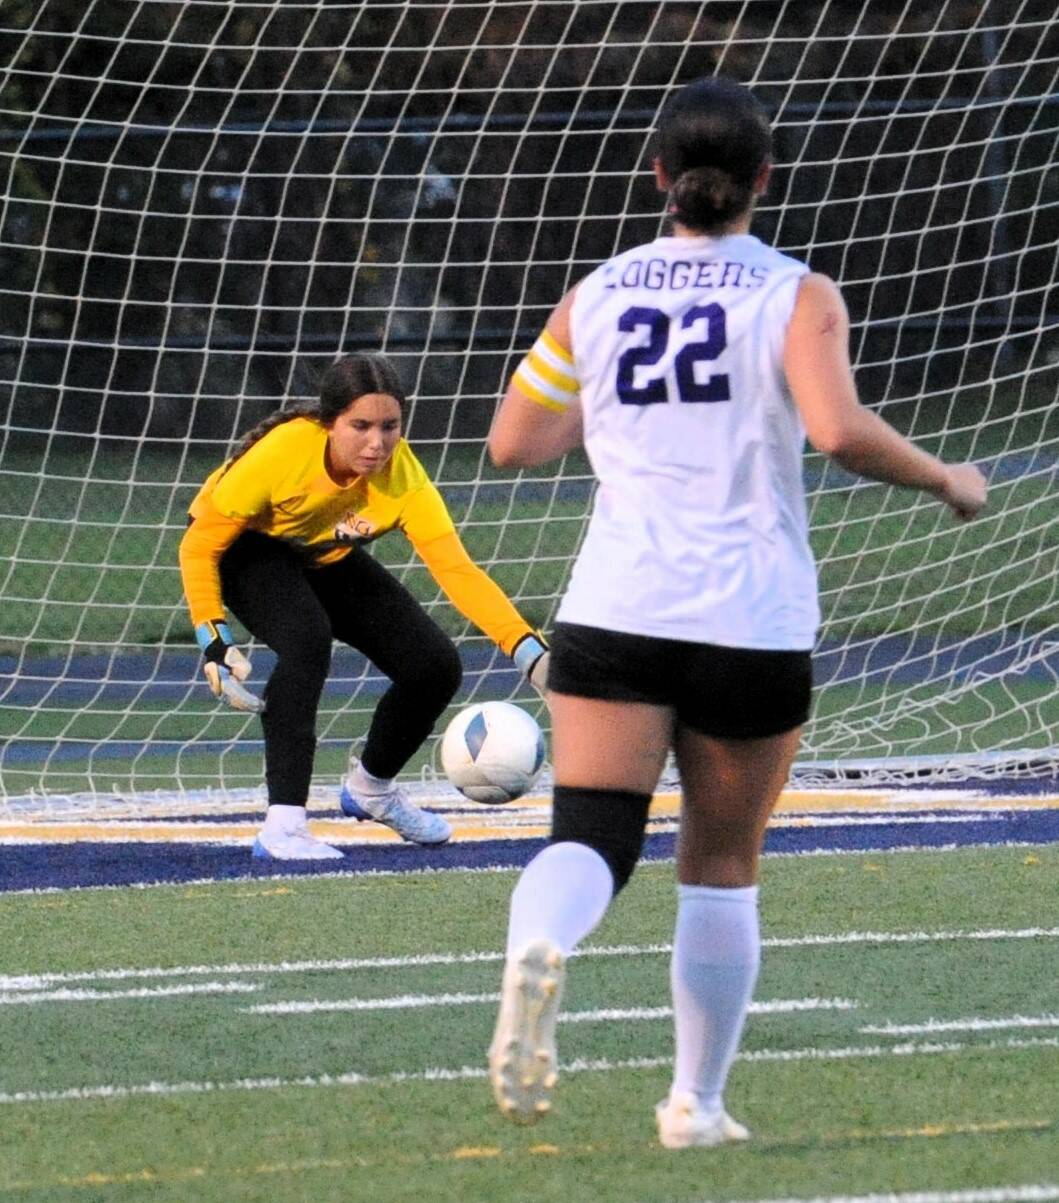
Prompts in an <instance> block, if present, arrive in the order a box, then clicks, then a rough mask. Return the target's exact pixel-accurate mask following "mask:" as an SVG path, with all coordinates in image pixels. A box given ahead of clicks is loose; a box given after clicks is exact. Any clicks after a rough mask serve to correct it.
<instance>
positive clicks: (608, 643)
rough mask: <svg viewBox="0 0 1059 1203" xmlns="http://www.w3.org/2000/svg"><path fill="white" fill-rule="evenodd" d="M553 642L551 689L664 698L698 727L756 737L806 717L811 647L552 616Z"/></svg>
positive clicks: (725, 735)
mask: <svg viewBox="0 0 1059 1203" xmlns="http://www.w3.org/2000/svg"><path fill="white" fill-rule="evenodd" d="M551 650H552V655H551V661H550V663H549V665H548V688H549V689H551V690H554V691H555V692H556V693H567V694H573V695H574V696H575V697H581V698H601V699H606V700H608V701H615V702H647V703H648V704H650V705H652V706H666V707H669V708H670V709H672V710H674V711H675V712H676V717H677V721H678V722H680V723H683V724H684V725H685V726H687V727H691V728H692V729H693V730H695V731H700V732H701V733H702V734H703V735H713V736H717V737H718V738H721V739H761V738H764V737H765V736H769V735H781V734H782V733H783V732H785V731H791V730H793V729H794V728H795V727H800V726H801V725H802V723H804V722H805V720H806V719H807V718H808V717H809V701H810V694H811V691H812V684H813V672H812V661H811V658H810V655H809V653H808V652H786V651H783V652H777V651H762V650H760V649H758V648H736V647H719V646H717V645H716V644H712V643H686V642H684V641H683V640H679V639H656V638H654V637H652V636H649V635H627V634H624V633H623V632H621V631H604V630H601V629H600V628H598V627H586V626H580V625H578V624H576V623H571V622H560V623H558V624H556V627H555V630H554V632H553V633H552V636H551Z"/></svg>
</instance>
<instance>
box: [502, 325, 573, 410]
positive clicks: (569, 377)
mask: <svg viewBox="0 0 1059 1203" xmlns="http://www.w3.org/2000/svg"><path fill="white" fill-rule="evenodd" d="M512 384H514V385H515V387H516V388H517V389H518V390H519V391H520V392H522V393H524V394H525V395H526V396H527V397H529V398H530V400H531V401H536V402H537V404H538V405H543V406H544V408H545V409H554V410H557V411H558V412H559V413H562V412H563V410H565V409H568V408H569V407H570V406H571V405H572V404H573V403H574V402H575V401H576V400H577V396H578V393H579V392H580V385H579V384H578V383H577V377H576V376H575V375H574V357H573V355H572V354H571V353H570V352H569V351H568V350H567V349H566V348H565V347H564V346H562V345H561V344H560V343H559V342H558V341H557V340H556V339H555V338H553V337H552V335H550V334H549V333H548V331H547V330H545V331H544V332H543V333H542V334H541V336H540V338H538V339H537V341H536V342H535V343H534V344H533V346H532V347H531V348H530V351H529V354H528V355H527V356H526V358H525V359H524V360H523V361H522V362H521V363H520V364H519V366H518V371H516V372H515V375H514V377H513V379H512Z"/></svg>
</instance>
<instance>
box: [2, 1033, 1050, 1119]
mask: <svg viewBox="0 0 1059 1203" xmlns="http://www.w3.org/2000/svg"><path fill="white" fill-rule="evenodd" d="M1031 1048H1059V1038H1056V1037H1037V1038H1031V1039H1028V1040H1019V1039H1014V1038H1012V1039H1009V1040H1003V1041H991V1042H989V1043H988V1044H961V1043H959V1042H956V1041H954V1042H950V1043H946V1044H894V1045H890V1046H883V1045H865V1046H862V1047H859V1048H835V1049H827V1048H802V1049H758V1050H757V1051H755V1052H748V1053H739V1054H738V1056H737V1058H736V1059H737V1060H739V1061H744V1062H747V1063H749V1064H756V1063H758V1062H765V1063H769V1064H771V1063H775V1062H795V1061H845V1060H851V1059H855V1058H875V1057H915V1056H934V1055H937V1054H939V1053H962V1052H976V1053H980V1052H1001V1053H1004V1052H1010V1051H1012V1050H1020V1049H1031ZM672 1064H673V1058H672V1057H668V1056H667V1057H633V1058H630V1059H628V1060H624V1061H609V1060H606V1059H598V1060H576V1061H570V1062H567V1063H565V1064H563V1065H561V1066H560V1070H561V1072H562V1073H566V1074H575V1073H608V1072H613V1071H615V1070H623V1069H661V1068H668V1067H670V1066H672ZM486 1075H487V1070H486V1069H485V1068H484V1067H479V1066H476V1065H474V1066H472V1065H464V1066H460V1067H459V1068H456V1069H448V1068H442V1067H435V1068H431V1069H423V1070H416V1071H408V1072H398V1073H390V1074H376V1075H372V1074H361V1073H357V1072H356V1071H355V1070H351V1071H349V1072H347V1073H340V1074H320V1075H316V1076H310V1075H306V1076H305V1077H301V1078H235V1079H232V1080H230V1081H227V1082H213V1081H204V1082H143V1083H141V1084H140V1085H133V1086H118V1085H112V1084H110V1085H102V1086H73V1087H69V1088H68V1089H66V1090H18V1091H3V1092H0V1105H3V1104H29V1103H61V1102H87V1101H92V1100H96V1099H128V1098H136V1097H142V1096H150V1095H155V1096H159V1097H169V1096H172V1095H184V1094H218V1093H221V1092H225V1091H236V1090H285V1089H289V1088H291V1087H302V1088H308V1089H313V1088H316V1087H321V1086H390V1085H399V1084H403V1083H407V1082H469V1081H478V1080H481V1079H482V1078H485V1077H486Z"/></svg>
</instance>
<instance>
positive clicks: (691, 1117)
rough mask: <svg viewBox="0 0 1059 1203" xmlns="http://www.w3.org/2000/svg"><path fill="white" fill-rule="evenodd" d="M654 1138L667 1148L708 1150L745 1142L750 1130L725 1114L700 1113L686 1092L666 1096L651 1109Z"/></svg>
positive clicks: (695, 1103)
mask: <svg viewBox="0 0 1059 1203" xmlns="http://www.w3.org/2000/svg"><path fill="white" fill-rule="evenodd" d="M655 1119H656V1120H657V1121H658V1139H659V1140H660V1141H661V1142H662V1144H663V1145H664V1146H665V1147H666V1148H667V1149H694V1148H697V1149H712V1148H715V1147H716V1146H717V1145H723V1144H729V1143H731V1142H734V1141H741V1140H749V1139H750V1130H749V1129H748V1128H744V1127H743V1125H742V1124H738V1123H736V1121H735V1120H734V1119H732V1117H731V1116H730V1115H729V1114H728V1113H727V1112H726V1111H703V1110H702V1109H701V1108H700V1106H699V1100H698V1097H697V1096H696V1095H694V1094H692V1093H691V1092H690V1091H686V1092H681V1093H679V1094H674V1095H670V1096H669V1098H667V1099H663V1100H662V1101H661V1102H660V1103H659V1104H658V1106H657V1107H656V1108H655Z"/></svg>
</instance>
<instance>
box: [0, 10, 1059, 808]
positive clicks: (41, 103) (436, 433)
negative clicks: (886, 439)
mask: <svg viewBox="0 0 1059 1203" xmlns="http://www.w3.org/2000/svg"><path fill="white" fill-rule="evenodd" d="M0 23H2V24H0V39H2V45H3V47H4V56H5V59H6V61H7V63H8V66H9V70H8V74H7V76H6V81H5V83H4V86H3V92H2V97H0V163H2V168H3V189H2V195H0V206H2V208H0V246H2V250H3V257H4V272H3V276H2V278H0V290H2V292H3V304H2V305H0V381H2V394H0V395H2V402H0V404H2V410H0V413H2V416H3V430H2V440H3V441H2V446H0V540H2V548H3V553H4V554H3V565H2V567H0V600H2V605H0V660H2V669H3V674H4V678H3V679H4V697H3V700H2V709H0V723H2V728H0V739H2V740H3V744H2V748H0V788H2V796H3V797H4V798H5V799H7V800H9V801H11V800H13V799H18V798H22V797H25V796H27V795H42V796H46V797H51V798H60V797H67V796H87V797H96V796H98V797H103V796H108V797H109V796H124V795H127V794H132V795H141V796H142V795H144V794H147V793H150V792H152V791H161V792H162V793H163V794H165V795H168V794H169V793H172V794H173V795H174V796H180V795H182V794H184V793H186V792H189V791H203V790H207V791H213V792H216V793H217V794H218V796H222V797H223V796H226V795H228V794H233V796H234V794H235V793H237V792H238V791H241V790H245V789H248V788H250V789H252V788H254V787H255V786H256V785H257V784H258V783H259V781H260V776H261V748H260V743H259V730H258V727H257V723H256V720H254V719H252V718H247V717H246V716H243V715H239V714H236V713H234V712H230V711H224V710H221V709H218V707H217V706H216V705H215V704H214V703H213V700H212V698H211V697H210V695H209V694H208V693H207V692H206V690H205V687H204V685H203V684H202V681H201V676H200V670H199V657H198V654H197V651H196V649H195V648H194V644H193V641H192V637H191V632H190V628H189V624H188V620H187V616H186V613H185V611H184V608H183V603H182V596H181V586H180V580H179V574H178V570H177V565H176V548H177V544H178V542H179V539H180V536H181V533H182V531H183V529H184V525H185V521H186V509H187V505H188V503H189V501H190V499H191V497H192V496H193V495H194V492H195V490H196V487H197V485H198V484H199V483H200V482H201V480H202V479H203V478H204V477H205V476H206V475H207V473H208V472H209V471H210V469H211V468H212V467H213V466H214V465H215V464H217V463H218V462H220V460H222V459H223V458H224V457H225V455H226V454H227V453H228V452H229V451H230V449H231V447H232V445H233V444H234V442H235V441H236V440H237V438H238V436H239V435H240V434H241V433H242V432H243V431H245V430H246V429H247V428H248V427H250V426H251V425H252V424H254V423H255V422H256V421H258V420H259V419H260V418H261V417H263V416H264V415H265V414H267V413H268V412H270V411H271V410H273V409H274V408H275V407H276V406H277V405H279V404H280V403H281V402H283V401H284V400H287V399H290V400H300V399H304V398H308V397H311V396H313V395H314V393H315V388H316V381H317V379H318V377H319V374H320V372H321V370H322V369H323V367H325V366H326V365H327V364H328V363H329V362H330V361H331V360H332V359H334V358H335V357H336V356H337V355H338V354H340V353H344V352H348V351H351V350H355V349H358V348H377V349H382V350H383V351H385V352H386V353H387V354H389V355H390V356H391V357H392V358H393V359H394V361H395V363H396V364H397V366H398V369H399V371H400V372H401V375H402V378H403V379H404V381H405V382H406V383H407V385H408V387H409V389H410V390H411V392H412V394H413V397H414V403H413V408H412V412H411V419H410V428H409V434H410V437H411V439H412V441H413V444H414V446H415V447H416V449H417V451H418V453H419V454H420V456H421V458H422V459H423V460H424V462H425V463H426V465H427V467H428V469H429V470H430V471H431V473H432V474H433V476H434V479H435V480H436V481H437V483H438V485H439V487H440V488H441V490H442V492H443V494H444V495H445V497H446V498H447V500H448V502H449V503H450V506H451V508H452V510H453V513H454V517H456V519H457V522H458V524H459V525H460V527H461V530H462V532H463V535H464V537H465V540H466V542H467V544H468V546H469V548H470V550H471V552H472V554H473V555H474V556H475V557H476V558H477V559H478V561H479V562H480V563H482V564H483V566H484V567H486V568H487V570H488V571H489V572H490V573H491V574H492V575H493V576H494V578H495V579H496V580H497V581H498V582H499V583H500V584H501V585H502V586H503V587H504V588H505V589H506V590H507V591H508V592H509V594H510V596H511V597H512V598H513V599H514V600H515V602H516V604H517V605H518V606H519V608H520V609H521V610H522V612H523V613H524V614H525V615H526V617H527V618H528V619H529V620H530V621H531V622H533V623H534V624H536V625H540V626H541V627H542V628H544V629H545V630H547V629H548V627H549V624H550V622H551V620H552V617H553V614H554V611H555V607H556V604H557V601H558V598H559V596H560V594H561V591H562V588H563V585H564V582H565V579H566V574H567V571H568V569H569V566H570V563H571V560H572V557H573V555H574V553H575V551H576V548H577V545H578V541H579V538H580V536H581V533H582V530H583V526H584V522H585V517H586V513H587V509H588V506H589V504H590V501H591V495H592V481H591V476H590V473H589V471H588V469H587V466H586V464H585V462H584V460H583V459H582V458H581V457H579V456H577V455H572V456H569V457H567V459H566V460H565V461H563V462H562V463H561V464H560V465H557V466H549V467H547V468H546V469H541V470H535V471H532V472H528V471H527V472H522V473H520V474H512V473H508V472H498V471H496V470H494V469H493V468H492V467H491V466H490V465H489V464H488V462H487V459H486V457H485V455H484V443H483V439H484V435H485V432H486V430H487V428H488V424H489V421H490V419H491V416H492V413H493V411H494V408H495V404H496V400H497V397H498V396H499V395H500V393H501V392H502V390H503V387H504V384H505V382H506V380H507V378H508V377H509V375H510V373H511V371H512V370H513V369H514V367H515V365H516V364H517V362H518V360H519V358H520V357H521V355H522V354H523V353H524V352H525V350H526V349H527V348H528V347H529V345H530V344H531V343H532V341H533V339H534V338H535V336H536V334H537V332H538V330H539V329H540V326H541V325H542V323H543V321H544V318H545V316H546V315H547V313H548V312H549V310H550V308H551V307H552V306H553V305H554V304H555V303H556V301H557V300H558V299H559V298H560V297H561V296H562V295H563V293H564V291H565V290H566V289H567V288H568V287H569V286H570V285H571V284H572V283H574V282H575V281H576V280H577V279H578V278H579V277H580V276H581V275H583V274H584V273H585V272H586V271H588V270H590V269H591V268H592V267H594V266H595V265H596V264H597V263H598V262H600V261H601V260H602V259H604V258H606V257H608V256H610V255H612V254H614V253H615V252H617V251H619V250H622V249H625V248H627V247H630V246H632V245H634V244H636V243H638V242H643V241H647V240H648V239H650V238H653V237H654V236H655V235H656V234H657V233H658V232H659V229H660V212H661V205H660V203H659V201H660V198H659V196H658V194H657V192H656V190H655V188H654V181H653V177H652V175H651V173H650V170H649V166H650V165H649V155H650V143H649V134H650V131H651V128H652V125H653V122H654V119H655V117H656V114H657V111H658V108H659V106H660V104H661V103H662V102H663V101H664V99H665V98H666V97H667V96H668V95H669V94H670V93H671V91H672V89H673V88H674V87H675V86H677V85H679V84H681V83H683V82H686V81H687V80H689V79H691V78H694V77H696V76H699V75H702V74H705V73H709V72H712V71H719V72H723V73H726V74H729V75H732V76H734V77H736V78H738V79H741V80H743V81H745V82H748V83H750V84H751V85H752V86H753V87H754V89H755V91H756V92H757V94H758V95H759V96H760V98H761V99H762V100H763V101H765V103H766V104H767V105H768V106H769V107H770V109H771V110H772V112H773V113H774V115H775V125H776V150H777V160H778V166H777V170H776V173H775V177H774V181H773V184H772V188H771V192H770V195H769V196H768V197H767V198H766V201H765V203H764V204H763V206H762V207H761V209H760V212H759V216H758V219H757V224H756V226H755V232H756V233H758V234H759V235H760V236H762V237H763V238H765V239H766V240H769V241H772V242H774V243H775V244H776V245H777V246H779V247H780V248H781V249H782V250H784V251H785V252H787V253H788V254H791V255H794V256H796V257H799V258H804V259H806V260H807V261H808V262H809V264H810V265H811V266H812V267H813V268H814V269H816V270H819V271H823V272H826V273H828V274H830V275H832V276H833V277H834V278H835V279H837V280H838V281H839V282H840V284H841V286H842V288H843V291H844V293H845V295H846V297H847V300H848V303H849V306H850V310H851V314H852V318H853V353H854V358H855V362H856V365H857V376H858V384H859V387H860V390H861V395H862V398H863V399H864V401H865V402H866V403H867V404H869V405H870V406H872V407H873V408H876V409H877V410H879V411H880V412H882V413H883V414H884V415H885V416H886V417H887V418H888V419H889V420H890V421H892V422H893V423H894V424H895V425H897V426H898V427H899V428H900V429H902V430H904V431H906V432H907V433H909V434H911V435H912V436H913V437H914V438H916V439H917V440H919V441H921V442H922V444H923V445H924V446H927V447H929V448H930V449H931V450H934V451H936V452H938V453H940V454H942V455H943V456H945V457H946V458H949V459H957V458H967V457H970V458H974V459H975V460H977V461H978V462H980V463H981V464H982V465H983V466H984V467H985V468H986V470H987V471H988V473H989V475H990V478H991V486H992V493H991V502H990V507H989V512H988V514H987V515H986V516H985V517H983V518H982V519H980V520H979V521H977V522H976V523H974V524H971V525H969V526H966V527H958V526H956V525H955V524H954V523H953V522H951V520H950V519H949V518H947V517H946V515H945V513H944V512H943V511H942V509H941V507H939V506H938V505H937V504H936V503H932V502H929V501H927V500H925V499H922V498H920V497H918V496H916V495H913V494H909V493H904V492H900V491H897V490H890V489H886V488H884V487H882V486H879V485H870V484H864V483H858V482H856V481H854V480H852V479H851V478H849V477H847V476H846V475H844V474H843V473H842V472H841V471H840V470H838V469H836V468H835V467H834V466H832V465H830V464H826V463H825V462H824V461H822V460H821V459H820V458H819V457H816V456H812V455H810V456H809V457H808V459H807V463H806V479H807V485H808V490H809V499H810V509H811V521H812V537H813V543H814V549H815V551H816V554H817V557H818V561H819V565H820V577H821V588H822V603H823V610H824V615H825V618H824V624H823V627H822V630H821V633H820V641H819V647H818V654H817V658H816V675H817V683H818V692H817V700H816V708H815V715H814V718H813V721H812V723H811V724H810V726H809V727H808V729H807V731H806V736H805V741H804V748H803V762H802V763H801V764H800V766H799V771H800V772H802V773H804V774H805V775H808V776H812V775H814V774H824V775H839V776H843V775H845V776H858V777H864V776H870V775H875V776H880V775H881V776H883V777H886V778H891V777H907V776H908V775H914V776H920V775H925V776H928V777H942V778H945V779H951V778H952V777H953V776H954V775H966V774H968V773H973V772H982V771H1004V772H1012V771H1017V772H1039V771H1045V770H1050V769H1051V768H1052V767H1053V766H1054V752H1053V744H1054V743H1055V740H1054V728H1055V723H1056V720H1057V718H1059V703H1057V701H1056V698H1057V696H1059V691H1057V690H1056V676H1057V669H1059V655H1057V651H1056V645H1055V636H1054V629H1055V628H1054V615H1055V613H1056V600H1057V599H1056V592H1057V580H1059V572H1057V564H1056V556H1057V538H1056V533H1057V529H1059V527H1057V519H1059V502H1057V500H1056V497H1057V494H1056V490H1055V479H1054V477H1055V464H1056V446H1057V443H1056V435H1057V429H1059V419H1057V417H1056V411H1055V406H1054V397H1055V391H1056V384H1057V374H1059V369H1057V363H1059V296H1057V289H1056V256H1057V240H1056V237H1055V230H1056V225H1057V210H1059V175H1057V173H1056V171H1055V168H1054V163H1055V161H1056V141H1057V132H1059V94H1057V87H1056V71H1057V62H1059V18H1057V17H1056V13H1055V6H1054V3H1052V2H1051V0H961V2H956V0H948V2H944V0H943V2H942V3H940V4H938V5H935V6H925V5H922V4H917V3H912V2H911V0H909V2H907V3H905V2H903V0H893V2H891V0H880V2H879V3H873V4H870V5H853V4H848V3H845V2H839V0H809V2H808V3H807V2H805V0H777V2H772V0H755V2H750V0H742V2H734V3H729V2H725V0H711V2H710V3H682V2H679V0H678V2H675V3H667V4H662V5H660V4H656V3H639V2H636V3H623V2H618V3H614V2H608V3H595V2H592V0H586V2H582V3H578V4H569V3H567V2H566V0H562V2H560V0H539V2H536V3H524V2H521V0H520V2H518V3H506V2H494V3H463V2H460V0H450V2H448V3H414V2H413V3H400V4H387V3H372V4H367V5H365V4H342V3H334V4H328V5H326V6H323V5H320V4H318V3H298V2H297V0H284V2H283V3H279V2H271V3H265V2H262V3H242V4H238V5H232V4H230V3H227V2H225V3H221V2H212V0H188V2H185V3H175V2H168V0H167V2H164V3H163V2H158V0H94V2H89V3H87V4H86V3H85V2H84V0H78V2H76V3H75V2H73V0H38V2H34V3H30V2H29V0H12V3H10V4H8V5H6V6H5V8H4V10H3V16H2V17H0ZM376 553H377V554H378V555H379V557H380V558H381V559H382V560H383V561H384V562H385V563H387V564H388V565H390V566H391V567H392V568H393V569H394V571H396V572H397V573H398V574H399V575H400V576H401V577H402V579H404V580H405V582H406V583H407V584H408V585H409V586H410V587H411V588H412V589H413V590H414V591H415V592H416V593H417V595H418V596H420V597H421V598H422V600H423V602H424V604H425V605H426V606H427V607H428V609H429V610H430V612H431V613H432V615H433V616H434V617H435V618H436V619H437V621H438V622H439V623H441V625H442V626H443V627H444V628H445V629H446V630H447V631H449V633H450V634H452V635H453V637H454V638H455V639H456V640H457V641H458V644H459V646H460V650H461V654H462V655H463V659H464V663H465V665H466V669H467V675H466V681H465V687H464V689H463V691H462V692H461V694H460V697H459V699H458V704H465V703H466V702H467V701H468V700H470V699H473V698H481V697H514V698H516V699H517V700H519V701H520V702H522V703H523V704H525V705H526V706H527V708H529V709H530V710H531V711H532V712H534V713H535V714H537V715H538V716H539V717H540V719H541V721H542V724H544V725H546V722H547V716H546V713H545V712H544V711H543V708H542V707H541V706H540V704H539V703H538V702H537V701H536V700H535V696H534V695H532V694H530V693H528V692H527V691H526V689H525V687H524V686H523V685H521V683H520V680H519V678H518V676H517V674H516V673H514V671H513V670H512V669H511V666H510V665H509V664H508V662H507V661H506V659H505V658H504V657H502V656H500V655H499V653H497V652H496V650H495V649H494V648H493V647H492V645H491V644H489V643H488V641H486V640H484V639H483V638H482V637H481V636H480V634H479V633H478V632H477V631H475V630H474V629H472V628H471V627H469V625H468V624H467V623H466V622H464V620H463V619H462V618H461V617H460V616H459V615H458V614H456V613H455V612H454V611H453V610H452V608H451V606H449V605H448V603H447V602H446V601H444V599H442V598H440V597H439V595H438V591H437V588H436V586H435V585H434V583H433V581H432V580H431V579H430V578H429V576H428V575H427V574H426V573H425V570H424V569H423V568H422V567H421V566H420V565H419V564H418V563H417V562H416V561H415V559H414V556H413V555H412V553H411V551H410V549H409V548H408V546H407V545H406V544H405V543H404V542H403V540H402V538H401V536H399V535H391V536H389V537H387V538H385V539H383V540H381V541H380V542H379V543H378V544H377V545H376ZM255 666H256V669H257V672H256V673H255V680H256V681H257V683H258V686H260V682H261V681H262V680H263V678H264V676H265V674H267V671H268V668H269V653H268V652H267V649H256V653H255ZM384 687H385V681H384V680H383V679H382V678H381V677H380V676H379V674H378V673H377V671H376V670H375V669H374V667H373V666H372V665H371V664H368V663H366V662H364V661H363V660H362V659H360V658H359V657H358V656H356V655H355V654H353V653H350V652H347V651H344V650H342V649H338V650H336V657H335V661H334V666H333V672H332V676H331V679H330V681H329V684H328V687H327V690H326V692H325V696H324V700H323V705H322V709H321V713H320V722H319V734H320V737H321V744H320V749H319V754H318V761H317V770H318V777H317V780H318V782H319V783H323V782H325V781H328V780H333V778H334V776H335V774H336V773H338V772H340V771H341V768H342V765H343V764H344V761H345V755H346V751H347V749H348V746H349V743H350V741H351V740H356V739H358V738H359V737H361V736H362V735H363V733H364V731H365V729H366V726H367V722H368V721H369V719H370V715H371V712H372V708H373V706H374V704H375V702H376V701H377V699H378V697H379V695H380V693H381V691H382V690H383V688H384ZM439 729H440V725H439ZM433 755H434V746H433V744H431V745H429V746H428V747H427V748H426V749H424V753H423V755H422V756H421V757H420V758H418V759H417V760H416V761H414V762H413V763H412V764H411V765H410V766H409V773H410V774H415V773H426V774H428V775H429V773H430V771H431V769H432V766H433V764H434V759H433Z"/></svg>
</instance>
